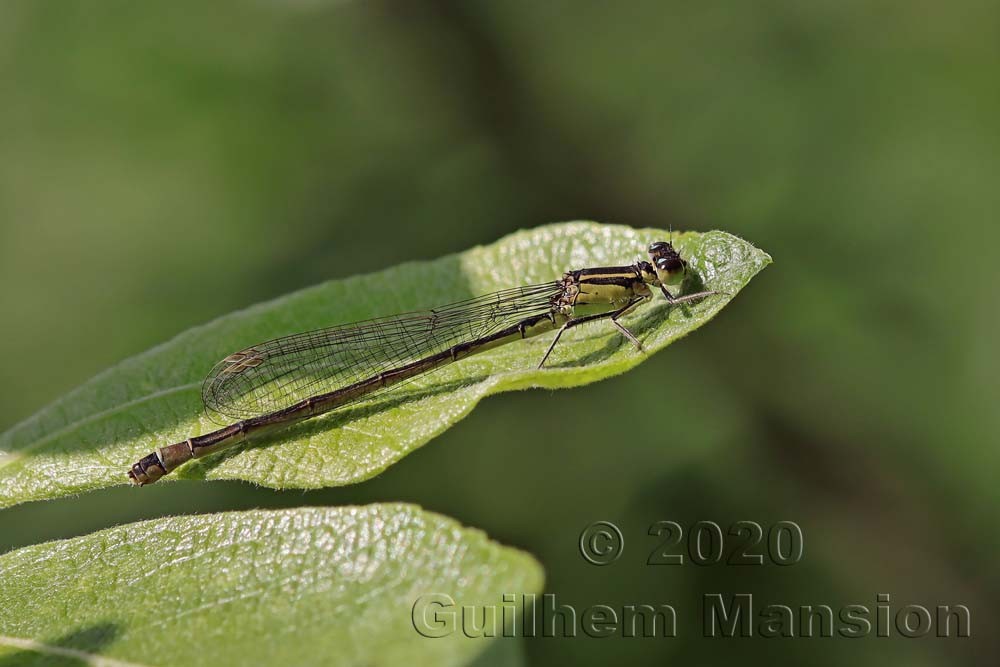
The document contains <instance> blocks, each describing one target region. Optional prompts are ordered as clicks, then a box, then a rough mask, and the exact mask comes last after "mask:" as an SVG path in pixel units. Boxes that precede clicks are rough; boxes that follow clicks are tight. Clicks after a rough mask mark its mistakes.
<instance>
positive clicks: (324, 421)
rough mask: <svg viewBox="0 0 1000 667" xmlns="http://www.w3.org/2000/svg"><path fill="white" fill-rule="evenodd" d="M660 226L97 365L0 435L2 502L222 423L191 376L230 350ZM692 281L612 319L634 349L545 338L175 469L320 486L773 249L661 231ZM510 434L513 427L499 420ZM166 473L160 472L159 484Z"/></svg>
mask: <svg viewBox="0 0 1000 667" xmlns="http://www.w3.org/2000/svg"><path fill="white" fill-rule="evenodd" d="M668 238H670V234H669V233H668V232H666V231H663V230H655V229H633V228H630V227H623V226H617V225H602V224H597V223H591V222H572V223H562V224H553V225H547V226H543V227H538V228H536V229H531V230H527V231H521V232H517V233H514V234H511V235H510V236H507V237H505V238H503V239H501V240H500V241H497V242H496V243H494V244H492V245H489V246H482V247H476V248H472V249H470V250H468V251H465V252H463V253H459V254H456V255H449V256H446V257H442V258H440V259H437V260H434V261H429V262H415V263H409V264H403V265H401V266H397V267H393V268H389V269H386V270H383V271H379V272H377V273H372V274H368V275H363V276H356V277H352V278H347V279H344V280H335V281H330V282H327V283H323V284H321V285H317V286H315V287H311V288H308V289H304V290H301V291H299V292H295V293H292V294H289V295H287V296H284V297H281V298H279V299H275V300H274V301H270V302H267V303H263V304H260V305H257V306H253V307H251V308H248V309H246V310H243V311H239V312H236V313H233V314H230V315H226V316H224V317H221V318H219V319H217V320H215V321H213V322H210V323H208V324H206V325H203V326H199V327H195V328H193V329H190V330H188V331H186V332H184V333H182V334H180V335H178V336H177V337H176V338H174V339H173V340H171V341H169V342H167V343H165V344H163V345H160V346H158V347H155V348H153V349H152V350H149V351H148V352H146V353H144V354H140V355H138V356H136V357H133V358H131V359H128V360H126V361H124V362H122V363H121V364H119V365H117V366H115V367H113V368H111V369H109V370H108V371H106V372H104V373H102V374H101V375H98V376H97V377H95V378H94V379H92V380H91V381H89V382H87V383H86V384H84V385H82V386H81V387H79V388H77V389H76V390H74V391H72V392H70V393H69V394H67V395H66V396H64V397H63V398H61V399H59V400H57V401H56V402H54V403H53V404H51V405H49V406H48V407H46V408H44V409H43V410H41V411H40V412H39V413H37V414H36V415H34V416H33V417H31V418H29V419H27V420H26V421H24V422H22V423H21V424H19V425H17V426H15V427H13V428H12V429H10V430H9V431H7V432H5V433H4V434H2V435H0V507H5V506H9V505H13V504H16V503H19V502H24V501H28V500H38V499H44V498H53V497H57V496H61V495H65V494H71V493H77V492H80V491H84V490H88V489H95V488H101V487H106V486H110V485H115V484H123V483H126V482H127V479H126V471H127V469H128V467H129V466H130V465H131V464H132V463H133V462H135V461H136V460H137V459H139V458H140V457H142V456H144V455H146V454H148V453H149V452H150V451H152V450H153V449H154V448H156V447H160V446H164V445H168V444H171V443H174V442H178V441H182V440H185V439H186V438H188V437H191V436H193V435H199V434H202V433H206V432H208V431H211V430H214V429H215V428H218V425H217V424H215V423H214V422H212V421H211V420H210V419H209V418H208V416H207V414H206V412H205V410H204V408H203V406H202V404H201V397H200V386H201V380H202V378H203V377H204V376H205V374H206V373H207V372H208V371H209V370H210V369H211V368H212V366H213V365H214V364H215V362H217V361H218V360H219V359H221V358H223V357H225V356H226V355H228V354H229V353H231V352H233V351H235V350H239V349H242V348H244V347H247V346H249V345H252V344H254V343H258V342H260V341H264V340H269V339H272V338H276V337H278V336H283V335H287V334H290V333H296V332H301V331H309V330H312V329H317V328H322V327H324V326H330V325H333V324H339V323H344V322H352V321H357V320H363V319H367V318H371V317H376V316H382V315H387V314H392V313H399V312H406V311H411V310H418V309H424V308H430V307H434V306H438V305H441V304H446V303H450V302H454V301H458V300H461V299H465V298H469V297H472V296H478V295H482V294H486V293H489V292H493V291H496V290H500V289H504V288H508V287H512V286H517V285H527V284H533V283H540V282H545V281H550V280H554V279H557V278H559V277H560V276H561V275H562V273H563V272H564V271H566V270H568V269H572V268H584V267H592V266H608V265H611V266H614V265H622V264H629V263H631V262H633V261H635V260H636V259H637V258H639V257H642V256H643V253H644V251H645V248H646V246H647V245H648V244H649V243H650V242H651V241H656V240H666V239H668ZM672 238H673V241H674V245H675V246H676V247H677V249H678V251H679V252H680V253H681V255H682V257H684V258H685V259H686V260H687V261H688V262H689V264H690V267H691V268H692V269H693V275H694V276H696V277H695V278H694V280H693V284H690V285H687V286H686V291H692V290H695V289H698V288H699V287H700V286H701V285H704V287H705V288H707V289H713V290H717V291H719V292H722V294H719V295H716V296H712V297H709V298H707V299H705V300H704V301H702V302H699V303H695V304H688V305H684V306H678V307H673V308H668V307H667V305H666V303H665V301H664V300H662V299H661V298H654V300H653V302H652V303H649V304H646V305H644V306H642V307H640V308H639V309H637V310H636V311H635V312H634V313H632V314H630V315H629V316H627V317H626V318H625V319H624V320H623V322H624V323H625V325H626V326H627V327H628V328H629V329H631V330H632V331H633V332H634V333H635V334H636V335H638V336H639V338H640V340H641V341H642V343H643V347H644V351H643V352H638V351H637V350H635V348H634V347H633V346H632V345H631V344H630V343H629V342H628V341H626V340H625V339H624V338H623V337H622V336H621V334H619V333H618V332H617V331H616V330H615V329H614V328H613V327H611V326H610V324H609V323H607V322H595V323H590V324H586V325H584V326H580V327H577V328H575V329H572V330H569V331H567V333H566V334H565V335H564V336H563V337H562V339H561V341H560V343H559V345H558V347H557V348H556V349H555V351H554V352H553V355H552V357H550V359H549V361H548V362H547V365H546V367H545V368H544V369H541V370H538V369H536V366H537V365H538V362H539V360H540V359H541V357H542V355H543V354H544V352H545V350H546V348H547V346H548V345H549V343H550V341H551V337H552V334H548V335H543V336H538V337H536V338H530V339H527V340H525V341H522V342H517V343H513V344H509V345H505V346H502V347H500V348H496V349H494V350H490V351H489V352H485V353H483V354H480V355H476V356H473V357H470V358H468V359H463V360H461V361H459V362H458V363H455V364H452V365H450V366H448V367H445V368H443V369H441V370H438V371H436V372H434V373H430V374H428V375H427V376H425V377H422V378H420V379H418V380H417V381H414V382H411V383H408V384H406V385H405V386H403V387H400V388H398V389H396V390H394V391H391V392H388V393H387V394H384V395H383V396H381V397H378V398H376V399H374V400H372V401H370V402H367V403H359V404H356V405H354V406H350V407H346V408H343V409H341V410H337V411H334V412H332V413H329V414H327V415H324V416H321V417H318V418H315V419H312V420H309V421H307V422H303V423H300V424H297V425H293V426H291V427H289V428H288V429H285V430H283V431H281V432H280V433H276V434H273V435H269V436H266V437H262V438H260V439H257V440H254V441H252V442H250V443H248V444H247V445H246V446H244V447H241V448H239V449H234V450H230V451H228V452H222V453H220V454H218V455H215V456H211V457H206V458H205V459H201V460H198V461H195V462H192V463H190V464H188V465H186V466H184V467H182V468H181V469H179V470H178V471H177V472H175V473H173V474H172V475H170V476H168V477H167V478H165V479H166V480H169V479H170V478H172V477H187V478H207V479H242V480H246V481H250V482H254V483H257V484H261V485H264V486H269V487H274V488H288V487H292V488H316V487H323V486H336V485H344V484H351V483H355V482H359V481H362V480H365V479H368V478H370V477H372V476H374V475H376V474H378V473H379V472H381V471H383V470H385V469H386V468H387V467H388V466H390V465H392V464H393V463H395V462H397V461H399V460H400V459H401V458H403V457H404V456H406V455H407V454H408V453H410V452H412V451H413V450H414V449H416V448H418V447H420V446H421V445H423V444H424V443H426V442H427V441H428V440H430V439H431V438H433V437H434V436H435V435H437V434H439V433H441V432H442V431H443V430H445V429H447V428H448V427H449V426H451V425H452V424H454V423H456V422H457V421H459V420H460V419H461V418H462V417H464V416H465V415H467V414H468V413H469V412H470V411H471V410H472V408H473V407H475V405H476V403H478V402H479V400H480V399H482V398H483V397H484V396H487V395H489V394H494V393H498V392H502V391H509V390H513V389H525V388H528V387H546V388H552V389H555V388H564V387H573V386H578V385H582V384H586V383H589V382H594V381H596V380H600V379H603V378H607V377H611V376H613V375H616V374H618V373H622V372H624V371H626V370H628V369H630V368H632V367H634V366H636V365H637V364H639V363H641V362H642V361H643V360H644V359H646V358H648V357H649V355H651V354H652V353H654V352H656V351H658V350H660V349H662V348H664V347H666V346H667V345H669V344H670V343H671V342H673V341H674V340H677V339H678V338H680V337H682V336H684V335H686V334H688V333H690V332H691V331H693V330H694V329H696V328H698V327H699V326H701V325H702V324H704V323H705V322H707V321H708V320H710V319H711V318H712V317H713V316H714V315H715V314H716V313H718V312H719V311H720V310H721V309H722V308H723V307H724V306H725V304H726V303H728V301H729V300H730V299H732V298H733V296H734V295H735V294H736V293H737V292H739V290H740V289H742V288H743V287H744V286H745V285H746V284H747V282H748V281H749V280H750V279H751V278H752V277H753V276H754V275H755V274H756V273H757V272H759V271H760V270H761V269H762V268H764V267H765V266H766V265H767V264H768V263H770V261H771V258H770V257H769V256H768V255H767V254H766V253H764V252H762V251H760V250H758V249H756V248H754V247H753V246H752V245H750V244H749V243H747V242H746V241H743V240H741V239H739V238H736V237H734V236H732V235H730V234H726V233H724V232H717V231H715V232H707V233H703V234H699V233H685V234H677V233H676V232H675V233H674V234H673V236H672ZM510 426H511V428H513V429H516V425H510ZM161 483H162V482H161Z"/></svg>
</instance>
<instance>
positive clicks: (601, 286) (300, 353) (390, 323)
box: [128, 241, 716, 486]
mask: <svg viewBox="0 0 1000 667" xmlns="http://www.w3.org/2000/svg"><path fill="white" fill-rule="evenodd" d="M648 253H649V259H650V261H648V262H647V261H644V260H640V261H637V262H635V263H634V264H631V265H629V266H609V267H600V268H591V269H579V270H576V271H569V272H567V273H565V274H564V275H563V277H562V279H561V280H556V281H552V282H548V283H543V284H539V285H529V286H526V287H517V288H514V289H507V290H502V291H500V292H495V293H493V294H488V295H485V296H480V297H477V298H474V299H468V300H466V301H459V302H457V303H453V304H450V305H447V306H442V307H440V308H435V309H434V310H428V311H424V312H415V313H406V314H403V315H394V316H390V317H382V318H378V319H373V320H367V321H364V322H356V323H353V324H344V325H341V326H335V327H330V328H328V329H319V330H317V331H310V332H307V333H301V334H295V335H291V336H285V337H283V338H276V339H274V340H271V341H268V342H265V343H260V344H258V345H253V346H251V347H248V348H246V349H244V350H240V351H239V352H235V353H233V354H231V355H229V356H228V357H226V358H225V359H223V360H222V361H220V362H219V363H218V364H216V365H215V367H214V368H213V369H212V371H211V372H210V373H209V374H208V377H207V378H206V379H205V382H204V384H203V385H202V392H201V395H202V399H203V401H204V402H205V406H206V407H207V408H208V409H209V410H211V411H213V412H215V413H217V414H219V415H222V416H223V417H226V418H228V419H231V420H238V421H236V423H234V424H231V425H230V426H226V427H225V428H221V429H219V430H217V431H212V432H211V433H206V434H205V435H199V436H195V437H192V438H188V439H187V440H185V441H183V442H178V443H176V444H173V445H169V446H167V447H160V448H158V449H157V450H156V451H155V452H153V453H152V454H149V455H148V456H146V457H144V458H143V459H141V460H140V461H138V462H137V463H135V464H134V465H133V466H132V468H131V470H129V473H128V475H129V478H130V479H131V480H132V483H133V484H137V485H139V486H142V485H144V484H152V483H153V482H155V481H156V480H158V479H160V478H161V477H163V476H164V475H166V474H167V473H169V472H170V471H172V470H174V469H175V468H177V467H178V466H179V465H181V464H182V463H185V462H187V461H189V460H191V459H196V458H200V457H202V456H205V455H207V454H211V453H214V452H218V451H220V450H222V449H225V448H228V447H232V446H234V445H237V444H239V443H241V442H243V441H244V440H246V439H247V438H249V437H251V436H253V435H259V434H261V433H263V432H267V431H271V430H274V429H276V428H280V427H284V426H288V425H289V424H292V423H294V422H298V421H302V420H303V419H309V418H311V417H315V416H317V415H321V414H323V413H326V412H330V411H331V410H335V409H337V408H341V407H343V406H345V405H348V404H351V403H355V402H357V401H360V400H362V399H366V398H370V397H372V396H374V395H376V394H379V393H381V392H383V391H387V390H389V389H392V388H395V387H399V386H400V385H401V384H403V383H405V382H406V381H408V380H412V379H414V378H416V377H418V376H421V375H424V374H425V373H428V372H430V371H433V370H435V369H438V368H441V367H442V366H445V365H447V364H450V363H452V362H454V361H458V360H459V359H464V358H465V357H468V356H471V355H473V354H478V353H480V352H484V351H486V350H489V349H492V348H495V347H498V346H500V345H506V344H507V343H511V342H514V341H517V340H522V339H524V338H530V337H532V336H538V335H539V334H543V333H546V332H549V331H556V335H555V337H554V338H553V339H552V343H551V344H550V345H549V347H548V349H547V350H546V352H545V355H544V356H542V359H541V361H540V362H539V364H538V367H539V368H541V367H542V366H543V365H544V364H545V361H546V360H547V359H548V358H549V355H550V354H551V353H552V350H553V348H555V346H556V343H557V342H559V338H560V336H562V334H563V333H564V332H565V331H566V330H567V329H571V328H573V327H576V326H579V325H581V324H584V323H586V322H593V321H596V320H609V321H610V322H611V324H612V325H614V326H615V328H617V329H618V331H619V332H621V334H622V335H623V336H625V338H627V339H628V340H629V341H631V342H632V344H633V345H635V347H636V348H637V349H639V350H641V349H642V345H641V343H640V342H639V339H638V338H636V337H635V335H634V334H633V333H632V332H631V331H629V330H628V329H626V328H625V327H624V326H623V325H622V323H621V322H620V321H619V320H620V319H621V318H622V317H623V316H624V315H626V314H628V313H629V312H631V311H632V310H633V309H635V308H636V307H637V306H639V305H640V304H642V303H643V302H644V301H648V300H649V299H651V298H652V296H653V292H652V291H651V290H650V286H652V287H656V288H659V290H660V292H661V293H662V294H663V296H664V297H665V298H666V300H667V302H668V303H670V304H679V303H685V302H690V301H695V300H698V299H702V298H704V297H706V296H710V295H712V294H716V292H713V291H702V292H697V293H694V294H687V295H683V296H674V295H673V294H672V293H671V292H670V289H669V288H678V289H679V288H680V287H681V285H682V284H683V282H684V278H685V275H686V274H687V262H685V261H684V260H683V259H681V256H680V255H679V254H678V252H677V251H676V250H675V249H674V247H673V245H672V244H670V243H668V242H664V241H659V242H656V243H653V244H652V245H650V246H649V248H648Z"/></svg>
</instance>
